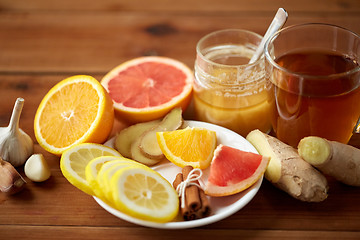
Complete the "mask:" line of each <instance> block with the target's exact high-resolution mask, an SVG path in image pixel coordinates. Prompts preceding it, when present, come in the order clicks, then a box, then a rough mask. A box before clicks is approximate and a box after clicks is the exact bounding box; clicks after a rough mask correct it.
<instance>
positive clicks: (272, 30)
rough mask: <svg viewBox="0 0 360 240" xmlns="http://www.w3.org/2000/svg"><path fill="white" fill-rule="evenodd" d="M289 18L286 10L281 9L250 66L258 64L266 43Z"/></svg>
mask: <svg viewBox="0 0 360 240" xmlns="http://www.w3.org/2000/svg"><path fill="white" fill-rule="evenodd" d="M287 17H288V13H287V12H286V10H285V9H284V8H279V9H278V11H277V12H276V15H275V17H274V19H273V20H272V22H271V24H270V26H269V28H268V30H267V31H266V33H265V36H264V37H263V39H262V40H261V42H260V44H259V46H258V47H257V49H256V51H255V53H254V55H253V56H252V58H251V59H250V61H249V64H251V63H254V62H256V60H258V59H259V57H260V56H261V55H262V54H263V50H264V46H265V43H266V41H267V40H268V39H269V38H270V36H272V35H273V34H274V33H275V32H277V31H278V30H279V29H280V28H282V26H284V24H285V22H286V20H287Z"/></svg>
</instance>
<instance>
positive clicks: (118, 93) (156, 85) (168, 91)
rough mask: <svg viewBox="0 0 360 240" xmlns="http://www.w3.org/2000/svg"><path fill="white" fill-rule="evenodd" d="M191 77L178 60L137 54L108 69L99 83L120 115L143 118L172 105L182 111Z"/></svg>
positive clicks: (136, 119)
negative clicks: (138, 55)
mask: <svg viewBox="0 0 360 240" xmlns="http://www.w3.org/2000/svg"><path fill="white" fill-rule="evenodd" d="M193 81H194V77H193V72H192V71H191V70H190V69H189V68H188V67H187V66H186V65H184V64H183V63H181V62H179V61H177V60H174V59H171V58H166V57H139V58H135V59H133V60H130V61H128V62H125V63H123V64H121V65H119V66H118V67H116V68H114V69H113V70H111V71H110V72H109V73H108V74H106V75H105V77H104V78H103V79H102V80H101V84H102V85H103V86H104V88H105V89H106V90H107V91H108V92H109V95H110V97H111V98H112V100H113V102H114V108H115V113H116V116H117V117H118V118H119V119H121V120H126V121H128V122H144V121H150V120H154V119H158V118H161V117H163V116H165V115H166V114H167V113H168V112H169V111H170V110H171V109H173V108H175V107H181V108H182V109H183V111H185V109H186V108H187V106H188V104H189V103H190V98H191V92H192V86H193Z"/></svg>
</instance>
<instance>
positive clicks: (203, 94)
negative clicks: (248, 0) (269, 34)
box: [193, 29, 271, 136]
mask: <svg viewBox="0 0 360 240" xmlns="http://www.w3.org/2000/svg"><path fill="white" fill-rule="evenodd" d="M261 40H262V37H261V36H260V35H258V34H256V33H253V32H250V31H246V30H241V29H225V30H220V31H216V32H212V33H210V34H208V35H206V36H204V37H203V38H201V39H200V40H199V42H198V44H197V46H196V53H197V56H196V61H195V84H194V94H193V106H194V112H195V117H196V119H197V120H200V121H205V122H210V123H214V124H217V125H220V126H223V127H226V128H228V129H231V130H233V131H235V132H237V133H239V134H241V135H242V136H246V135H247V134H248V133H249V132H250V131H251V130H253V129H260V130H262V131H264V132H268V131H270V130H271V122H270V111H271V108H270V104H269V102H268V92H267V91H266V81H265V67H264V58H261V59H259V60H258V61H256V62H254V63H252V64H248V62H249V60H250V59H251V57H252V56H253V54H254V52H255V51H256V48H257V46H258V45H259V44H260V42H261Z"/></svg>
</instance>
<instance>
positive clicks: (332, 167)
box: [298, 136, 360, 186]
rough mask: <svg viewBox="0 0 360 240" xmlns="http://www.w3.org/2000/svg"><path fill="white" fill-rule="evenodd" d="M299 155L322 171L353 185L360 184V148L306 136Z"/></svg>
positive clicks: (302, 141)
mask: <svg viewBox="0 0 360 240" xmlns="http://www.w3.org/2000/svg"><path fill="white" fill-rule="evenodd" d="M298 152H299V155H300V156H301V157H302V158H303V159H304V160H305V161H307V162H308V163H310V164H311V165H313V166H314V167H316V168H317V169H319V170H320V171H321V172H322V173H324V174H326V175H329V176H332V177H334V178H335V179H336V180H338V181H340V182H342V183H345V184H347V185H351V186H360V149H358V148H355V147H352V146H350V145H347V144H343V143H339V142H335V141H329V140H326V139H324V138H321V137H314V136H311V137H305V138H303V139H302V140H301V141H300V142H299V145H298Z"/></svg>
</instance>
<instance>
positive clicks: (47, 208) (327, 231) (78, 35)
mask: <svg viewBox="0 0 360 240" xmlns="http://www.w3.org/2000/svg"><path fill="white" fill-rule="evenodd" d="M280 6H281V7H285V8H286V9H287V10H288V12H289V14H290V18H289V21H288V22H287V25H292V24H298V23H304V22H326V23H332V24H336V25H340V26H343V27H346V28H349V29H351V30H353V31H354V32H357V33H360V24H359V22H360V1H358V0H352V1H351V0H329V1H327V0H318V1H316V0H312V1H310V0H304V1H281V0H275V1H268V0H254V1H245V0H240V1H236V0H224V1H215V0H213V1H205V0H196V1H193V0H184V1H167V0H159V1H144V0H133V1H126V0H122V1H115V0H103V1H85V0H78V1H70V0H64V1H46V0H33V1H29V0H18V1H14V0H0V126H6V125H7V124H8V122H9V118H10V114H11V111H12V107H13V104H14V102H15V99H16V98H17V97H23V98H24V99H25V105H24V109H23V112H22V117H21V122H20V127H21V128H22V129H23V130H24V131H25V132H27V133H28V134H29V135H30V136H31V137H32V139H33V140H35V136H34V133H33V119H34V116H35V112H36V109H37V106H38V105H39V103H40V101H41V99H42V97H43V96H44V95H45V93H46V92H47V91H48V90H49V89H50V88H51V87H52V86H53V85H55V84H56V83H57V82H58V81H60V80H62V79H64V78H66V77H68V76H71V75H74V74H90V75H92V76H94V77H95V78H97V79H98V80H100V79H101V78H102V77H103V76H104V75H105V74H106V72H107V71H109V70H110V69H111V68H113V67H114V66H116V65H118V64H120V63H122V62H123V61H126V60H129V59H131V58H134V57H137V56H143V55H163V56H168V57H172V58H175V59H178V60H180V61H183V62H184V63H186V64H187V65H188V66H189V67H192V66H193V63H194V58H195V45H196V42H197V41H198V40H199V39H200V38H201V37H202V36H204V35H205V34H207V33H209V32H212V31H214V30H218V29H224V28H244V29H248V30H251V31H254V32H257V33H259V34H262V35H263V34H264V32H265V31H266V28H267V26H268V25H269V23H270V22H271V19H272V17H273V15H274V13H275V11H276V9H277V8H278V7H280ZM124 126H126V125H125V124H124V123H122V122H116V124H115V127H114V130H113V134H115V133H116V132H117V131H118V130H119V129H121V128H123V127H124ZM350 143H351V144H352V145H354V146H356V147H358V148H360V137H359V136H358V135H356V136H354V137H353V138H352V140H351V142H350ZM35 152H41V153H43V154H44V156H45V158H46V159H47V161H48V162H49V165H50V167H51V172H52V177H51V178H50V179H49V180H48V181H46V182H44V183H32V182H30V181H29V182H28V184H27V188H26V189H25V190H24V191H23V192H21V193H19V194H17V195H14V196H10V197H9V196H6V195H4V194H2V193H0V212H1V213H0V239H15V238H19V237H21V238H23V239H129V240H131V239H183V238H184V236H186V238H188V239H199V238H203V237H204V239H206V238H207V239H217V238H219V237H225V238H230V239H235V238H237V239H238V238H245V239H288V238H297V239H360V204H358V202H359V199H360V189H359V188H355V187H349V186H345V185H342V184H339V183H338V182H336V181H334V180H332V179H329V184H330V193H329V197H328V199H327V200H325V201H324V202H322V203H304V202H300V201H297V200H295V199H293V198H291V197H290V196H288V195H287V194H286V193H284V192H281V191H280V190H278V189H276V188H275V187H273V186H272V185H271V184H270V183H268V182H267V181H264V183H263V185H262V187H261V189H260V191H259V193H258V194H257V195H256V196H255V198H254V199H253V200H252V201H251V202H250V203H249V204H248V205H246V206H245V207H244V208H243V209H241V210H240V211H239V212H237V213H235V214H234V215H232V216H230V217H229V218H226V219H224V220H222V221H220V222H217V223H214V224H211V225H208V226H204V227H200V228H196V229H187V230H171V231H170V230H159V229H151V228H145V227H140V226H137V225H134V224H132V223H128V222H126V221H123V220H121V219H118V218H116V217H114V216H112V215H111V214H109V213H108V212H106V211H105V210H103V209H102V208H101V207H100V206H99V205H97V203H96V202H95V201H94V199H93V198H92V197H91V196H88V195H86V194H84V193H82V192H81V191H79V190H77V189H76V188H75V187H73V186H72V185H71V184H69V183H68V182H67V180H66V179H65V178H64V177H63V176H62V174H61V171H60V169H59V158H58V157H56V156H53V155H51V154H49V153H46V152H45V151H44V150H43V149H42V148H41V147H40V146H39V145H37V144H36V145H35ZM19 171H20V172H21V173H22V174H23V172H22V169H21V168H20V169H19Z"/></svg>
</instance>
